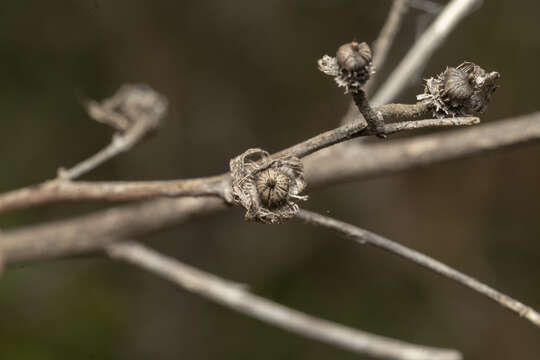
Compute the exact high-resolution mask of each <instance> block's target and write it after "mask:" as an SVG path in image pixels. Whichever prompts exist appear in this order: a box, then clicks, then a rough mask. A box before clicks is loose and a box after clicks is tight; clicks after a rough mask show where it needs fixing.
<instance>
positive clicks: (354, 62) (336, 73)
mask: <svg viewBox="0 0 540 360" xmlns="http://www.w3.org/2000/svg"><path fill="white" fill-rule="evenodd" d="M318 64H319V70H320V71H322V72H323V73H325V74H326V75H330V76H333V77H334V80H335V81H336V83H337V84H338V86H340V87H344V88H345V93H348V92H356V91H358V90H359V89H361V88H362V86H364V84H365V83H366V82H367V81H368V80H369V77H370V76H371V75H372V74H373V73H374V72H375V70H374V68H373V64H372V61H371V49H370V48H369V46H368V44H366V43H365V42H362V43H358V42H356V41H353V42H351V43H347V44H344V45H341V46H340V47H339V49H338V51H337V52H336V57H331V56H328V55H324V56H323V57H322V59H320V60H319V61H318Z"/></svg>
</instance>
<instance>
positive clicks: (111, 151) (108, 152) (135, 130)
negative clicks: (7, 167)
mask: <svg viewBox="0 0 540 360" xmlns="http://www.w3.org/2000/svg"><path fill="white" fill-rule="evenodd" d="M150 130H152V128H150V127H149V126H148V124H147V123H146V122H140V123H138V124H136V125H135V126H133V127H132V128H131V129H129V130H128V131H127V132H126V133H125V134H114V136H113V138H112V141H111V142H110V143H109V144H108V145H107V146H106V147H105V148H103V149H102V150H100V151H99V152H97V153H96V154H94V155H92V156H91V157H89V158H88V159H86V160H84V161H81V162H80V163H78V164H77V165H75V166H73V167H72V168H71V169H67V170H65V169H60V170H59V172H58V177H59V179H60V180H74V179H76V178H79V177H81V176H82V175H84V174H86V173H87V172H89V171H92V170H94V169H95V168H96V167H98V166H100V165H101V164H103V163H105V162H107V161H109V160H110V159H112V158H114V157H115V156H117V155H119V154H121V153H123V152H126V151H129V150H131V149H132V148H133V147H134V146H135V145H136V144H137V143H138V142H139V141H140V140H141V139H142V138H144V137H145V136H146V135H147V134H148V132H149V131H150ZM52 181H55V180H52ZM52 181H51V182H52ZM45 184H47V183H45ZM45 184H43V185H45Z"/></svg>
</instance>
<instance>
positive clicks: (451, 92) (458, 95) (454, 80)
mask: <svg viewBox="0 0 540 360" xmlns="http://www.w3.org/2000/svg"><path fill="white" fill-rule="evenodd" d="M472 80H473V76H472V74H467V73H466V72H465V71H462V70H459V69H456V68H453V67H450V68H447V69H446V71H445V72H444V89H443V91H442V92H441V96H442V97H443V98H447V99H448V100H449V101H455V102H462V101H464V100H466V99H468V98H469V97H471V95H472V94H473V92H474V86H473V84H472Z"/></svg>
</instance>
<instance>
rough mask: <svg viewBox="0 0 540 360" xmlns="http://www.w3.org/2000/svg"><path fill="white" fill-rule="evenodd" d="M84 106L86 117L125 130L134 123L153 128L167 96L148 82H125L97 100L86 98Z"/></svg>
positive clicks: (160, 118) (161, 117)
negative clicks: (114, 90)
mask: <svg viewBox="0 0 540 360" xmlns="http://www.w3.org/2000/svg"><path fill="white" fill-rule="evenodd" d="M86 107H87V110H88V114H89V115H90V117H92V118H93V119H95V120H96V121H99V122H101V123H104V124H107V125H109V126H111V127H113V128H114V129H116V131H117V132H119V133H125V132H127V131H128V130H130V129H131V128H133V127H134V126H136V125H139V126H144V127H146V128H147V129H148V130H153V129H155V128H157V127H158V126H159V125H160V121H161V120H162V119H163V117H164V116H165V114H166V112H167V99H166V98H165V97H164V96H163V95H161V94H159V93H157V92H156V91H154V90H153V89H152V88H151V87H149V86H148V85H145V84H138V85H131V84H127V85H124V86H122V87H121V88H120V89H119V90H118V91H117V92H116V93H115V94H114V95H113V96H112V97H110V98H108V99H105V100H103V101H102V102H101V103H98V102H96V101H93V100H89V101H87V103H86Z"/></svg>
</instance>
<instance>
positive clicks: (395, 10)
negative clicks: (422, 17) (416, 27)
mask: <svg viewBox="0 0 540 360" xmlns="http://www.w3.org/2000/svg"><path fill="white" fill-rule="evenodd" d="M407 7H408V0H394V1H393V3H392V7H391V8H390V11H389V12H388V17H387V18H386V22H385V23H384V25H383V27H382V29H381V32H380V33H379V36H377V40H375V43H374V44H373V46H372V47H373V66H374V67H375V71H376V72H375V74H373V75H372V76H371V80H370V81H369V82H368V83H367V84H366V86H365V87H364V90H365V92H366V93H367V94H369V93H371V90H372V89H373V87H374V86H375V85H376V79H377V78H378V77H379V76H378V75H377V74H379V71H380V69H382V68H383V67H384V64H385V62H386V58H387V57H388V52H389V51H390V48H391V47H392V44H393V43H394V39H395V38H396V34H397V32H398V30H399V28H400V27H401V23H402V20H403V17H404V15H405V13H406V12H407Z"/></svg>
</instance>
